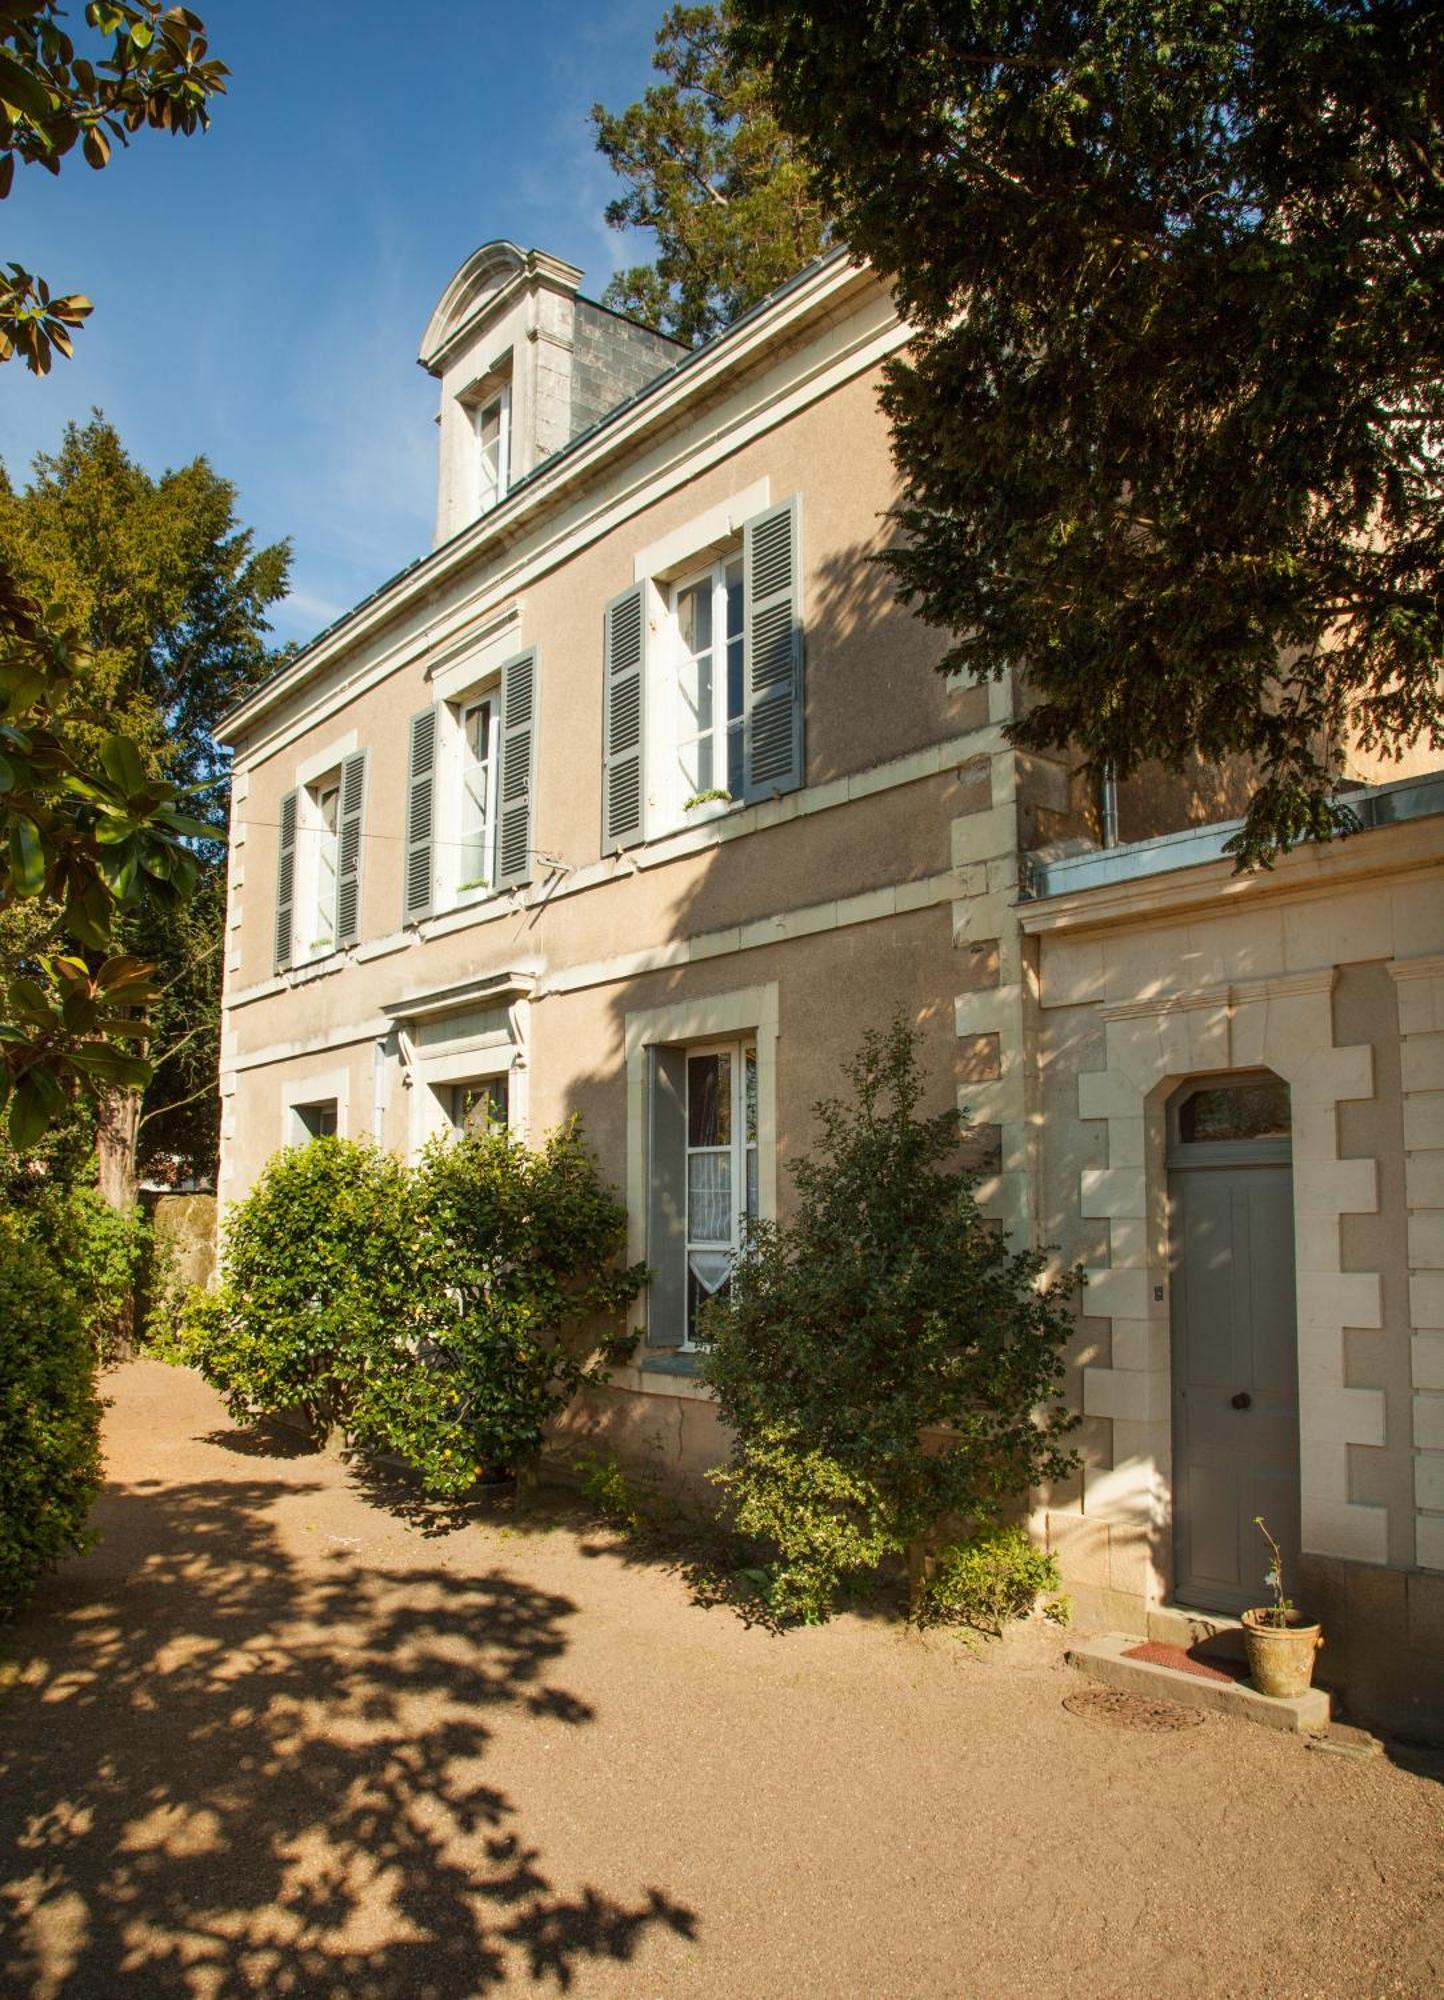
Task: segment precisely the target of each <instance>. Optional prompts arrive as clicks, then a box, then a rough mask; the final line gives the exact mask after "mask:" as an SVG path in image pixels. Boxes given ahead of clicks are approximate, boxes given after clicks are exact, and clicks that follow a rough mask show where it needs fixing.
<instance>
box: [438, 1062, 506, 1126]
mask: <svg viewBox="0 0 1444 2000" xmlns="http://www.w3.org/2000/svg"><path fill="white" fill-rule="evenodd" d="M510 1118H511V1092H510V1090H509V1088H508V1081H507V1078H506V1077H505V1076H485V1077H479V1078H476V1079H475V1080H473V1081H470V1082H467V1083H456V1084H453V1085H452V1087H451V1123H452V1128H453V1130H455V1131H457V1132H465V1133H477V1132H496V1131H501V1132H504V1131H505V1130H506V1128H507V1126H508V1124H509V1123H510Z"/></svg>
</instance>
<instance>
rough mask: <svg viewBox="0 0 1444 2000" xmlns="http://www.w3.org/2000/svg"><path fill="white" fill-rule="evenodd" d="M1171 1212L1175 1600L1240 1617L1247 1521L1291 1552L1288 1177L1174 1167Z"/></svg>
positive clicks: (1253, 1548) (1253, 1599)
mask: <svg viewBox="0 0 1444 2000" xmlns="http://www.w3.org/2000/svg"><path fill="white" fill-rule="evenodd" d="M1169 1206H1170V1211H1171V1217H1172V1255H1173V1267H1174V1268H1173V1286H1172V1322H1173V1324H1172V1331H1173V1449H1174V1481H1173V1486H1174V1535H1175V1559H1176V1584H1175V1590H1176V1594H1177V1596H1178V1597H1179V1598H1180V1599H1182V1600H1183V1601H1184V1602H1185V1603H1191V1604H1198V1605H1201V1606H1204V1607H1206V1608H1208V1609H1212V1610H1221V1611H1223V1610H1226V1611H1242V1610H1246V1609H1247V1608H1248V1607H1249V1606H1250V1605H1254V1604H1260V1603H1262V1602H1264V1601H1265V1598H1266V1596H1267V1592H1266V1591H1265V1588H1264V1583H1263V1574H1264V1570H1265V1569H1266V1568H1267V1566H1268V1565H1267V1551H1266V1548H1265V1545H1264V1541H1263V1537H1262V1536H1261V1535H1260V1534H1259V1532H1258V1529H1257V1528H1256V1527H1255V1526H1254V1517H1255V1515H1259V1514H1261V1515H1262V1516H1263V1517H1264V1519H1265V1520H1266V1521H1267V1522H1268V1525H1269V1530H1270V1532H1271V1533H1272V1534H1273V1535H1274V1536H1275V1538H1276V1539H1277V1541H1278V1543H1279V1545H1280V1547H1281V1548H1282V1550H1283V1553H1284V1560H1285V1563H1286V1564H1288V1563H1290V1562H1291V1561H1292V1559H1293V1558H1294V1557H1295V1556H1297V1554H1298V1546H1299V1442H1298V1436H1299V1423H1298V1339H1297V1331H1296V1322H1295V1306H1294V1254H1293V1241H1294V1223H1293V1175H1292V1173H1291V1171H1290V1169H1289V1167H1288V1166H1287V1165H1284V1164H1279V1165H1259V1166H1240V1165H1230V1166H1220V1167H1204V1168H1192V1167H1189V1168H1175V1169H1174V1171H1173V1172H1172V1173H1171V1174H1170V1176H1169ZM1236 1399H1247V1400H1246V1407H1243V1408H1239V1407H1237V1404H1236Z"/></svg>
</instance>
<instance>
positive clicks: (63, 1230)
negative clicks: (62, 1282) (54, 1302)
mask: <svg viewBox="0 0 1444 2000" xmlns="http://www.w3.org/2000/svg"><path fill="white" fill-rule="evenodd" d="M34 1217H35V1224H36V1227H37V1228H38V1229H39V1230H40V1231H41V1232H42V1234H43V1237H44V1240H45V1242H46V1243H47V1244H48V1245H49V1247H50V1250H51V1254H52V1255H53V1256H54V1257H55V1259H56V1262H57V1263H58V1264H59V1266H60V1268H61V1270H62V1271H63V1272H64V1273H65V1277H66V1281H67V1283H68V1284H69V1285H70V1288H71V1290H72V1291H73V1292H74V1293H75V1295H76V1297H77V1299H78V1301H79V1303H80V1310H81V1315H82V1318H83V1320H84V1322H85V1325H86V1328H87V1330H88V1332H89V1333H90V1335H91V1337H92V1338H93V1340H94V1342H95V1346H96V1352H97V1354H98V1355H99V1358H100V1361H101V1365H102V1366H106V1365H108V1364H110V1363H112V1362H115V1361H119V1360H122V1359H123V1358H124V1356H125V1355H126V1354H127V1353H128V1352H129V1349H130V1343H131V1339H132V1337H133V1335H134V1332H135V1301H136V1287H137V1285H138V1283H139V1281H140V1277H141V1273H142V1270H143V1269H144V1266H145V1263H146V1261H147V1258H148V1254H149V1248H150V1240H151V1230H150V1224H149V1222H148V1221H147V1220H146V1217H145V1216H144V1215H143V1214H142V1213H141V1211H140V1210H139V1209H138V1208H130V1209H122V1208H112V1207H111V1206H110V1204H109V1203H108V1202H106V1201H103V1200H102V1199H101V1197H100V1195H99V1194H98V1193H97V1191H96V1190H95V1189H94V1188H93V1187H72V1188H67V1189H64V1190H61V1189H56V1190H55V1191H54V1192H53V1193H52V1192H47V1193H46V1194H44V1195H41V1196H40V1197H39V1198H38V1199H37V1201H36V1203H35V1209H34Z"/></svg>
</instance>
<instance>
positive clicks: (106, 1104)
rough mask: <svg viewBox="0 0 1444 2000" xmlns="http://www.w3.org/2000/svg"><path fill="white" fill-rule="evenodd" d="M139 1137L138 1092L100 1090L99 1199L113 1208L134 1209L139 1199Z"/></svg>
mask: <svg viewBox="0 0 1444 2000" xmlns="http://www.w3.org/2000/svg"><path fill="white" fill-rule="evenodd" d="M139 1136H140V1092H139V1091H138V1090H102V1092H101V1093H100V1101H99V1104H98V1105H97V1107H96V1119H95V1156H96V1163H97V1166H98V1168H99V1174H98V1180H99V1187H100V1195H101V1199H102V1200H103V1201H108V1202H109V1203H110V1206H111V1207H112V1208H134V1207H135V1204H136V1200H137V1197H138V1195H139V1176H138V1175H137V1173H136V1165H135V1154H136V1141H137V1139H138V1138H139Z"/></svg>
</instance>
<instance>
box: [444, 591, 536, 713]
mask: <svg viewBox="0 0 1444 2000" xmlns="http://www.w3.org/2000/svg"><path fill="white" fill-rule="evenodd" d="M521 650H522V644H521V606H520V605H519V604H512V605H509V606H508V607H507V609H506V610H505V611H504V612H502V614H501V616H500V617H499V618H493V619H492V620H491V622H490V623H489V624H488V626H487V628H486V630H485V631H484V632H481V633H478V634H477V635H476V636H475V637H474V638H471V639H468V641H467V642H466V644H465V645H464V646H458V647H457V648H455V650H454V653H453V655H452V656H450V657H448V658H447V659H446V660H445V661H444V662H441V661H438V662H436V663H434V664H433V665H432V667H431V668H430V669H429V671H428V673H427V676H426V678H427V679H428V681H429V682H430V683H431V692H432V695H433V697H434V699H435V700H437V701H460V700H461V698H462V696H463V695H466V694H469V693H470V692H471V690H472V689H473V688H474V687H479V686H480V685H481V683H482V682H483V681H487V680H492V679H494V678H495V676H496V673H497V670H498V668H499V667H500V666H501V664H502V662H503V661H504V660H507V659H510V657H511V655H512V654H513V653H519V652H520V651H521Z"/></svg>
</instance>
